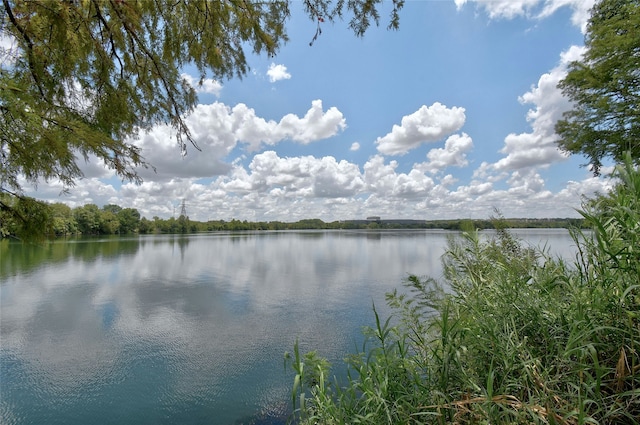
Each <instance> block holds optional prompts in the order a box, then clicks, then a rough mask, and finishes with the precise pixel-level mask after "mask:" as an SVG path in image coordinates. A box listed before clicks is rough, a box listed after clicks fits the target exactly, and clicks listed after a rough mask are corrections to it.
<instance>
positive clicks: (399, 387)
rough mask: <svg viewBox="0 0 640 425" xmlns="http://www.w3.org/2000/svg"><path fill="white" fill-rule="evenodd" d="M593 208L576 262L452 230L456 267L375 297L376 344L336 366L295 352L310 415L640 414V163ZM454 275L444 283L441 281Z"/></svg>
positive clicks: (347, 418) (486, 420)
mask: <svg viewBox="0 0 640 425" xmlns="http://www.w3.org/2000/svg"><path fill="white" fill-rule="evenodd" d="M631 164H632V162H631V161H630V159H629V160H627V161H626V163H625V164H623V165H621V166H619V167H617V168H616V172H615V178H616V179H617V181H618V183H617V184H616V186H615V187H614V189H613V190H612V191H611V192H610V193H609V194H608V195H606V196H600V197H598V198H596V199H593V200H590V201H587V202H585V203H584V205H583V209H582V211H581V212H580V213H581V214H582V216H583V217H584V218H585V220H586V221H587V222H588V223H589V224H590V227H591V229H592V230H591V231H586V232H585V231H581V230H577V229H576V230H573V231H572V237H573V239H574V241H575V243H576V244H577V246H578V253H577V255H576V259H575V261H574V262H573V264H568V263H567V262H565V261H563V260H562V259H559V258H554V257H553V256H551V255H550V254H549V253H548V251H546V250H545V249H542V248H531V247H526V246H524V244H523V243H522V242H521V241H519V240H518V239H517V238H515V237H514V236H513V235H512V234H510V233H509V232H508V230H507V229H504V228H502V227H500V218H498V219H497V223H496V224H497V225H498V226H497V228H498V231H497V232H496V233H495V236H494V237H491V238H484V237H482V236H481V235H480V233H478V232H477V231H475V230H472V229H469V230H467V231H465V232H464V233H462V235H461V236H460V237H457V238H452V239H451V240H450V241H449V245H448V249H447V251H446V253H445V255H444V256H443V265H444V278H443V281H442V282H438V281H436V280H434V279H430V278H419V277H417V276H410V277H409V278H408V279H407V280H406V282H405V285H404V290H403V291H402V292H399V291H394V292H392V293H390V294H388V295H387V302H388V303H389V305H390V306H391V307H392V308H393V311H394V314H393V316H392V317H390V318H388V319H386V320H383V319H382V318H380V317H379V315H378V313H377V311H376V309H375V307H374V309H373V313H374V319H375V326H373V327H371V328H369V329H366V330H365V336H366V343H365V344H364V346H363V347H362V349H361V350H358V352H356V353H354V354H352V355H350V356H349V357H348V358H347V359H346V360H345V361H346V363H347V366H348V371H349V372H348V376H347V379H346V381H344V380H342V381H340V380H338V379H336V378H335V377H333V378H332V377H330V365H329V364H328V363H327V362H326V360H324V359H322V358H320V357H319V356H317V355H316V354H315V352H312V353H309V354H306V355H300V353H299V352H298V346H297V344H296V347H294V355H293V356H290V357H289V362H290V364H291V365H292V366H293V369H294V371H295V379H294V386H293V388H292V403H293V405H294V409H295V414H294V416H293V418H292V420H293V421H294V422H298V423H301V424H356V423H361V424H376V425H377V424H411V423H416V424H418V423H420V424H503V423H509V424H571V425H573V424H576V425H577V424H627V423H628V424H637V423H640V419H639V418H640V239H639V237H640V236H639V235H640V171H639V170H638V169H637V168H634V167H633V166H632V165H631ZM443 287H447V288H451V291H446V292H445V291H444V290H443V289H442V288H443Z"/></svg>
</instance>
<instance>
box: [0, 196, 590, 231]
mask: <svg viewBox="0 0 640 425" xmlns="http://www.w3.org/2000/svg"><path fill="white" fill-rule="evenodd" d="M35 202H39V201H35ZM46 207H47V208H46V210H43V212H44V213H45V216H44V217H42V221H43V222H45V223H48V224H47V225H46V226H45V227H46V229H47V230H46V232H45V233H44V235H43V236H46V237H49V238H52V237H64V236H77V235H86V236H95V235H130V234H189V233H200V232H215V231H240V230H330V229H442V230H464V229H470V228H473V229H479V230H483V229H494V228H495V223H494V220H492V219H469V218H458V219H440V220H415V219H392V218H391V219H387V218H380V217H368V218H367V219H352V220H337V221H332V222H325V221H323V220H321V219H317V218H314V219H303V220H299V221H296V222H284V221H247V220H237V219H232V220H229V221H225V220H208V221H204V222H203V221H195V220H191V219H189V217H188V216H185V215H180V216H179V217H178V218H175V217H171V218H168V219H162V218H159V217H153V219H151V220H149V219H147V218H146V217H141V215H140V212H139V211H138V210H137V209H135V208H122V207H120V206H118V205H114V204H109V205H105V206H103V207H102V208H100V207H98V206H97V205H95V204H87V205H84V206H81V207H76V208H73V209H72V208H70V207H69V206H67V205H65V204H63V203H54V204H47V205H46ZM0 216H1V214H0ZM501 220H502V222H503V224H504V225H505V226H506V227H509V228H523V229H525V228H566V229H572V228H583V227H584V224H585V220H584V218H504V219H501ZM20 230H21V226H20V223H18V222H16V221H15V220H11V219H10V218H8V217H7V218H6V219H5V220H0V239H2V238H12V239H23V238H22V236H23V235H22V234H21V231H20ZM25 239H26V240H30V238H29V237H25Z"/></svg>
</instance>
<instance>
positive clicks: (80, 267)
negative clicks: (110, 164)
mask: <svg viewBox="0 0 640 425" xmlns="http://www.w3.org/2000/svg"><path fill="white" fill-rule="evenodd" d="M447 235H449V233H448V232H434V231H426V232H415V231H411V232H406V231H395V232H362V231H360V232H357V231H353V232H349V231H341V232H255V233H242V234H218V233H216V234H209V235H194V236H141V237H135V238H128V239H122V240H116V239H108V238H107V239H96V240H91V241H85V240H83V241H69V242H66V243H65V242H57V243H52V244H48V245H43V246H39V247H36V246H28V245H25V246H23V245H18V244H4V243H3V245H2V246H1V247H0V249H2V252H1V256H0V258H2V266H3V267H2V274H1V275H0V276H1V277H2V280H1V292H0V302H1V305H0V307H1V312H0V315H1V316H0V319H1V322H0V323H1V326H0V331H1V333H0V337H1V339H2V345H1V349H0V350H1V351H0V360H1V364H0V366H1V370H0V372H1V375H2V380H3V382H2V397H1V400H0V422H2V423H6V424H36V423H49V424H55V423H60V424H62V423H67V424H68V423H95V422H100V423H114V424H115V423H118V424H124V423H131V424H133V423H135V424H145V423H149V424H151V423H154V424H155V423H183V424H189V423H210V424H232V423H237V421H238V420H239V418H247V417H249V416H251V415H253V414H257V413H260V412H262V417H263V418H264V419H266V420H269V419H274V420H275V419H277V418H279V417H281V416H282V415H283V414H284V413H285V412H286V410H287V404H286V402H287V400H288V396H289V385H290V379H291V375H290V374H285V373H284V371H283V367H282V354H283V352H284V351H285V350H290V349H291V348H292V346H293V344H294V342H295V340H296V338H299V339H300V341H301V343H302V344H301V349H302V350H306V349H319V351H320V354H321V355H324V356H327V357H329V358H330V359H331V360H332V361H334V362H339V361H340V360H341V359H342V358H343V357H344V355H345V354H346V353H348V352H351V351H352V350H353V347H354V344H355V343H356V341H357V340H358V338H359V337H360V333H359V330H360V328H361V326H364V325H369V324H371V323H372V313H371V304H372V302H375V303H376V306H377V308H378V309H379V311H380V312H381V313H382V314H383V315H386V314H387V313H388V311H387V310H386V308H385V305H384V294H385V292H387V291H389V290H391V289H393V288H396V287H398V286H399V285H400V283H401V281H402V279H403V278H404V277H406V275H407V274H409V273H413V274H417V275H431V276H434V277H439V275H440V273H441V266H440V255H441V254H442V252H443V250H444V247H445V245H446V239H447ZM372 236H373V237H372ZM565 236H566V235H565ZM5 265H6V268H5Z"/></svg>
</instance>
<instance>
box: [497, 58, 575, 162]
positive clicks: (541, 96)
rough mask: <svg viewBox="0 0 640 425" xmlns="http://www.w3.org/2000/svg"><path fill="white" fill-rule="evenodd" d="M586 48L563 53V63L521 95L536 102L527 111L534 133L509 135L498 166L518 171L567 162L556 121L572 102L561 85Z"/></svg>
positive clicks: (526, 102)
mask: <svg viewBox="0 0 640 425" xmlns="http://www.w3.org/2000/svg"><path fill="white" fill-rule="evenodd" d="M583 52H584V48H583V47H577V46H573V47H571V48H570V49H569V50H567V51H566V52H564V53H562V55H561V59H560V64H559V65H558V66H556V67H555V68H553V69H552V70H551V71H550V72H548V73H546V74H544V75H542V76H541V77H540V79H539V80H538V84H537V85H536V86H534V87H532V88H531V90H530V91H529V92H527V93H525V94H524V95H522V96H521V97H520V99H519V100H520V102H521V103H523V104H533V105H535V108H533V109H530V110H529V111H528V113H527V121H529V122H530V123H531V128H532V131H531V132H530V133H521V134H509V135H508V136H507V137H506V138H505V141H504V147H503V148H502V149H501V150H500V152H501V153H503V154H505V155H506V156H505V157H504V158H502V159H500V160H499V161H498V162H496V164H495V165H494V167H495V169H497V170H516V169H520V168H526V167H534V166H537V167H546V166H549V165H550V164H552V163H555V162H559V161H563V160H564V159H566V158H567V155H566V154H564V153H562V152H560V150H559V149H558V147H557V145H556V142H557V140H558V136H557V135H556V133H555V124H556V122H557V121H558V120H559V119H560V118H562V114H563V113H564V112H565V111H567V110H569V109H570V107H571V104H570V102H569V100H568V99H567V98H566V97H565V96H564V95H563V94H562V92H561V90H560V89H559V88H558V87H557V86H558V83H559V82H560V80H562V79H563V78H564V77H565V76H566V75H567V65H568V64H569V63H570V62H572V61H574V60H576V59H579V58H580V56H581V55H582V54H583Z"/></svg>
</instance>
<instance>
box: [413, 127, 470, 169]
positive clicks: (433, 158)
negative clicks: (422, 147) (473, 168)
mask: <svg viewBox="0 0 640 425" xmlns="http://www.w3.org/2000/svg"><path fill="white" fill-rule="evenodd" d="M472 148H473V140H471V137H470V136H469V135H468V134H466V133H462V134H454V135H451V136H449V137H448V138H447V141H446V142H445V143H444V148H434V149H431V150H430V151H429V153H428V154H427V159H429V161H428V162H426V163H424V164H422V166H421V169H424V170H425V171H427V172H429V173H432V174H434V173H437V172H440V171H442V170H444V169H446V168H447V167H466V166H467V165H469V160H468V159H467V152H469V151H470V150H471V149H472Z"/></svg>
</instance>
